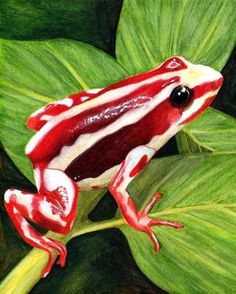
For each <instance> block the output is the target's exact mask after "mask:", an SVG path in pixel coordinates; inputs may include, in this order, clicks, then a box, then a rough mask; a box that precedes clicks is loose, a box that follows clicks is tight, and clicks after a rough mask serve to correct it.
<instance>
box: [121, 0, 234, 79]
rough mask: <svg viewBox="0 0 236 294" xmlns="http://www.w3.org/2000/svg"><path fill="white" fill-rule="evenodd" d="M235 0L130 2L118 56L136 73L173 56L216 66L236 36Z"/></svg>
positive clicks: (125, 10)
mask: <svg viewBox="0 0 236 294" xmlns="http://www.w3.org/2000/svg"><path fill="white" fill-rule="evenodd" d="M235 22H236V14H235V1H234V0H227V1H225V0H215V1H195V0H179V1H176V0H150V1H145V0H133V1H128V0H127V1H126V0H125V1H124V4H123V7H122V13H121V18H120V22H119V26H118V33H117V41H116V55H117V59H118V61H119V62H120V63H121V64H122V65H123V66H124V67H125V68H126V69H127V70H128V71H129V72H130V73H138V72H141V71H146V70H147V69H151V68H153V67H155V66H157V65H159V64H160V63H161V62H163V61H164V60H165V59H166V58H168V57H170V56H172V55H180V56H184V57H185V58H187V59H188V60H190V61H191V62H194V63H201V64H206V65H210V66H212V67H214V68H215V69H218V70H220V69H222V67H223V66H224V65H225V63H226V61H227V59H228V57H229V55H230V53H231V51H232V48H233V46H234V45H235V40H236V26H235Z"/></svg>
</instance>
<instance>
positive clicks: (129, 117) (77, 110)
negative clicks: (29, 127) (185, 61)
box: [26, 68, 181, 182]
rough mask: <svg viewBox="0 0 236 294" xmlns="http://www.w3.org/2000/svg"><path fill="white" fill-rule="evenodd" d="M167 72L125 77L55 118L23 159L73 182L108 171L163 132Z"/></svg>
mask: <svg viewBox="0 0 236 294" xmlns="http://www.w3.org/2000/svg"><path fill="white" fill-rule="evenodd" d="M179 70H181V68H180V69H179ZM160 71H161V72H160ZM165 71H166V70H165ZM169 71H170V72H169V73H167V74H166V73H165V72H164V73H163V72H162V68H158V70H153V71H151V72H147V73H144V74H141V75H138V76H134V77H131V78H129V79H126V80H124V81H121V82H119V83H117V84H115V85H112V86H109V87H107V88H105V89H102V90H101V91H100V92H99V93H97V95H96V97H94V98H93V99H91V100H88V101H85V102H84V103H82V104H80V105H76V106H74V107H72V108H71V109H69V110H67V111H64V112H63V113H61V114H59V115H57V116H56V117H54V118H53V119H51V120H50V121H48V122H47V123H46V124H45V125H44V126H43V127H42V128H41V129H40V130H39V132H38V133H37V134H36V135H35V136H34V137H33V138H32V139H31V141H30V142H29V144H28V145H27V148H26V153H27V155H28V156H29V158H30V159H31V160H32V162H33V163H34V164H37V163H40V162H43V163H46V164H47V165H48V167H50V168H56V169H60V170H63V171H65V172H66V173H67V174H68V175H69V176H70V177H71V178H72V179H74V180H75V181H77V182H81V181H84V180H85V179H87V178H98V177H100V176H101V175H102V174H104V173H106V172H109V171H111V170H113V168H115V167H117V166H118V165H119V164H120V163H121V162H122V160H123V159H124V158H125V157H126V155H127V154H128V152H129V151H130V150H132V149H133V148H135V147H136V146H139V145H143V144H148V143H149V142H150V141H151V140H152V139H153V137H154V136H156V135H160V134H163V133H164V132H165V130H166V129H168V127H169V124H168V123H167V124H166V123H165V121H166V120H165V114H166V111H168V107H169V104H168V101H167V100H166V98H167V96H166V95H167V92H166V91H167V90H166V87H167V86H168V85H171V84H173V83H176V82H178V81H179V77H178V75H177V74H176V73H171V71H172V69H170V70H169ZM163 88H165V89H164V90H163ZM167 88H168V87H167ZM157 106H158V107H157ZM157 108H158V109H157Z"/></svg>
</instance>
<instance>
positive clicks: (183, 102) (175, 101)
mask: <svg viewBox="0 0 236 294" xmlns="http://www.w3.org/2000/svg"><path fill="white" fill-rule="evenodd" d="M192 96H193V93H192V90H191V89H189V88H188V87H186V86H178V87H176V88H174V90H173V91H172V92H171V94H170V103H171V104H172V105H173V106H174V107H183V106H187V105H188V104H189V102H190V101H191V98H192Z"/></svg>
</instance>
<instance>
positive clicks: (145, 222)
mask: <svg viewBox="0 0 236 294" xmlns="http://www.w3.org/2000/svg"><path fill="white" fill-rule="evenodd" d="M161 197H162V194H161V193H157V194H155V195H154V196H153V197H152V199H151V201H150V202H149V203H148V204H147V206H146V207H145V208H144V209H143V210H142V211H141V212H140V213H139V218H138V224H137V223H135V229H136V230H139V231H143V232H145V233H147V234H148V236H149V237H150V239H151V240H152V242H153V244H154V250H155V251H156V252H159V250H160V246H159V242H158V240H157V238H156V236H155V234H154V232H153V231H152V229H151V227H152V226H168V227H173V228H176V229H180V228H183V227H184V225H183V224H181V223H178V222H170V221H167V220H162V219H151V218H149V217H148V212H149V211H150V210H151V209H152V208H153V206H154V205H155V203H156V202H157V201H158V200H159V199H160V198H161Z"/></svg>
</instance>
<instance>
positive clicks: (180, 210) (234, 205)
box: [149, 203, 236, 217]
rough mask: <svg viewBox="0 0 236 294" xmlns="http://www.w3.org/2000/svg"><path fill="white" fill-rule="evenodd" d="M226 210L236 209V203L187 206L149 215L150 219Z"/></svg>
mask: <svg viewBox="0 0 236 294" xmlns="http://www.w3.org/2000/svg"><path fill="white" fill-rule="evenodd" d="M225 208H236V203H232V204H229V203H225V204H222V203H220V204H203V205H193V206H186V207H175V208H169V209H165V210H162V211H155V212H152V213H150V214H149V216H150V217H155V216H157V215H158V216H160V215H166V214H176V213H183V212H188V211H194V210H195V211H198V210H212V209H225Z"/></svg>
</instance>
